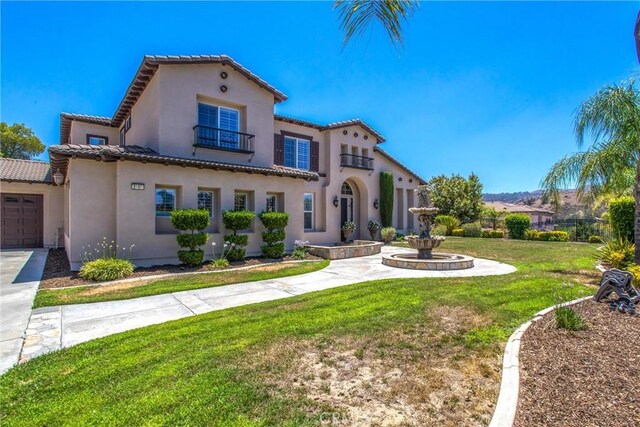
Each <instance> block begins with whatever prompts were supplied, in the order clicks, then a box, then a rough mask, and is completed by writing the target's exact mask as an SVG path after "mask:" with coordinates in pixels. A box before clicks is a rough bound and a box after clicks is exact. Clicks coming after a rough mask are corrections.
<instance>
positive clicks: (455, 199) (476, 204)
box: [429, 173, 483, 222]
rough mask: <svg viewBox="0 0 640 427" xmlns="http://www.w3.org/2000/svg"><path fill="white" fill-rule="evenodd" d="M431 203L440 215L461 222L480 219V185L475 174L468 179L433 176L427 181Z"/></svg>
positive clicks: (455, 176) (458, 176)
mask: <svg viewBox="0 0 640 427" xmlns="http://www.w3.org/2000/svg"><path fill="white" fill-rule="evenodd" d="M429 185H430V186H431V202H432V203H433V205H434V206H435V207H436V208H438V209H439V212H438V213H440V214H443V215H452V216H455V217H456V218H458V219H459V220H460V221H462V222H473V221H477V220H478V219H480V214H481V212H482V206H483V203H482V184H481V183H480V179H478V176H477V175H476V174H473V173H472V174H471V175H469V178H468V179H465V178H463V177H462V176H460V175H451V176H450V177H448V176H445V175H440V176H435V177H433V178H431V179H430V180H429Z"/></svg>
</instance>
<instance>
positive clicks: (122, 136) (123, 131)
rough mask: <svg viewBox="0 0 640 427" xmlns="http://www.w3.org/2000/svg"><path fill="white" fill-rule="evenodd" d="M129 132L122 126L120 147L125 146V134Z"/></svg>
mask: <svg viewBox="0 0 640 427" xmlns="http://www.w3.org/2000/svg"><path fill="white" fill-rule="evenodd" d="M126 132H127V131H126V130H125V129H124V126H122V129H120V145H125V137H124V134H125V133H126Z"/></svg>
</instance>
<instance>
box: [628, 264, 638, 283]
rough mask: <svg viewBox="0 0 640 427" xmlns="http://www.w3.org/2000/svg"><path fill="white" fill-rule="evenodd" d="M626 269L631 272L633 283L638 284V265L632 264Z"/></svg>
mask: <svg viewBox="0 0 640 427" xmlns="http://www.w3.org/2000/svg"><path fill="white" fill-rule="evenodd" d="M627 270H628V271H629V272H630V273H631V274H633V285H634V286H640V265H632V266H631V267H627Z"/></svg>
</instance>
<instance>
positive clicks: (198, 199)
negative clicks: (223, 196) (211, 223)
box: [196, 190, 216, 218]
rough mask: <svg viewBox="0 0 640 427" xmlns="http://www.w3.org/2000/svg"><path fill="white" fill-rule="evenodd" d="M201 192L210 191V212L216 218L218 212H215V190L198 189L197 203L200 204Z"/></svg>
mask: <svg viewBox="0 0 640 427" xmlns="http://www.w3.org/2000/svg"><path fill="white" fill-rule="evenodd" d="M200 193H209V195H210V196H211V212H210V214H211V215H210V217H211V218H214V217H215V216H216V214H215V212H216V210H215V206H216V202H215V195H214V193H213V191H209V190H198V194H197V200H196V203H198V205H199V204H200ZM198 207H199V206H198Z"/></svg>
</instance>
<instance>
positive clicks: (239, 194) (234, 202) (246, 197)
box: [233, 192, 249, 211]
mask: <svg viewBox="0 0 640 427" xmlns="http://www.w3.org/2000/svg"><path fill="white" fill-rule="evenodd" d="M236 196H244V210H245V211H246V210H248V209H249V194H248V193H242V192H236V193H233V210H234V211H235V210H236Z"/></svg>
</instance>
